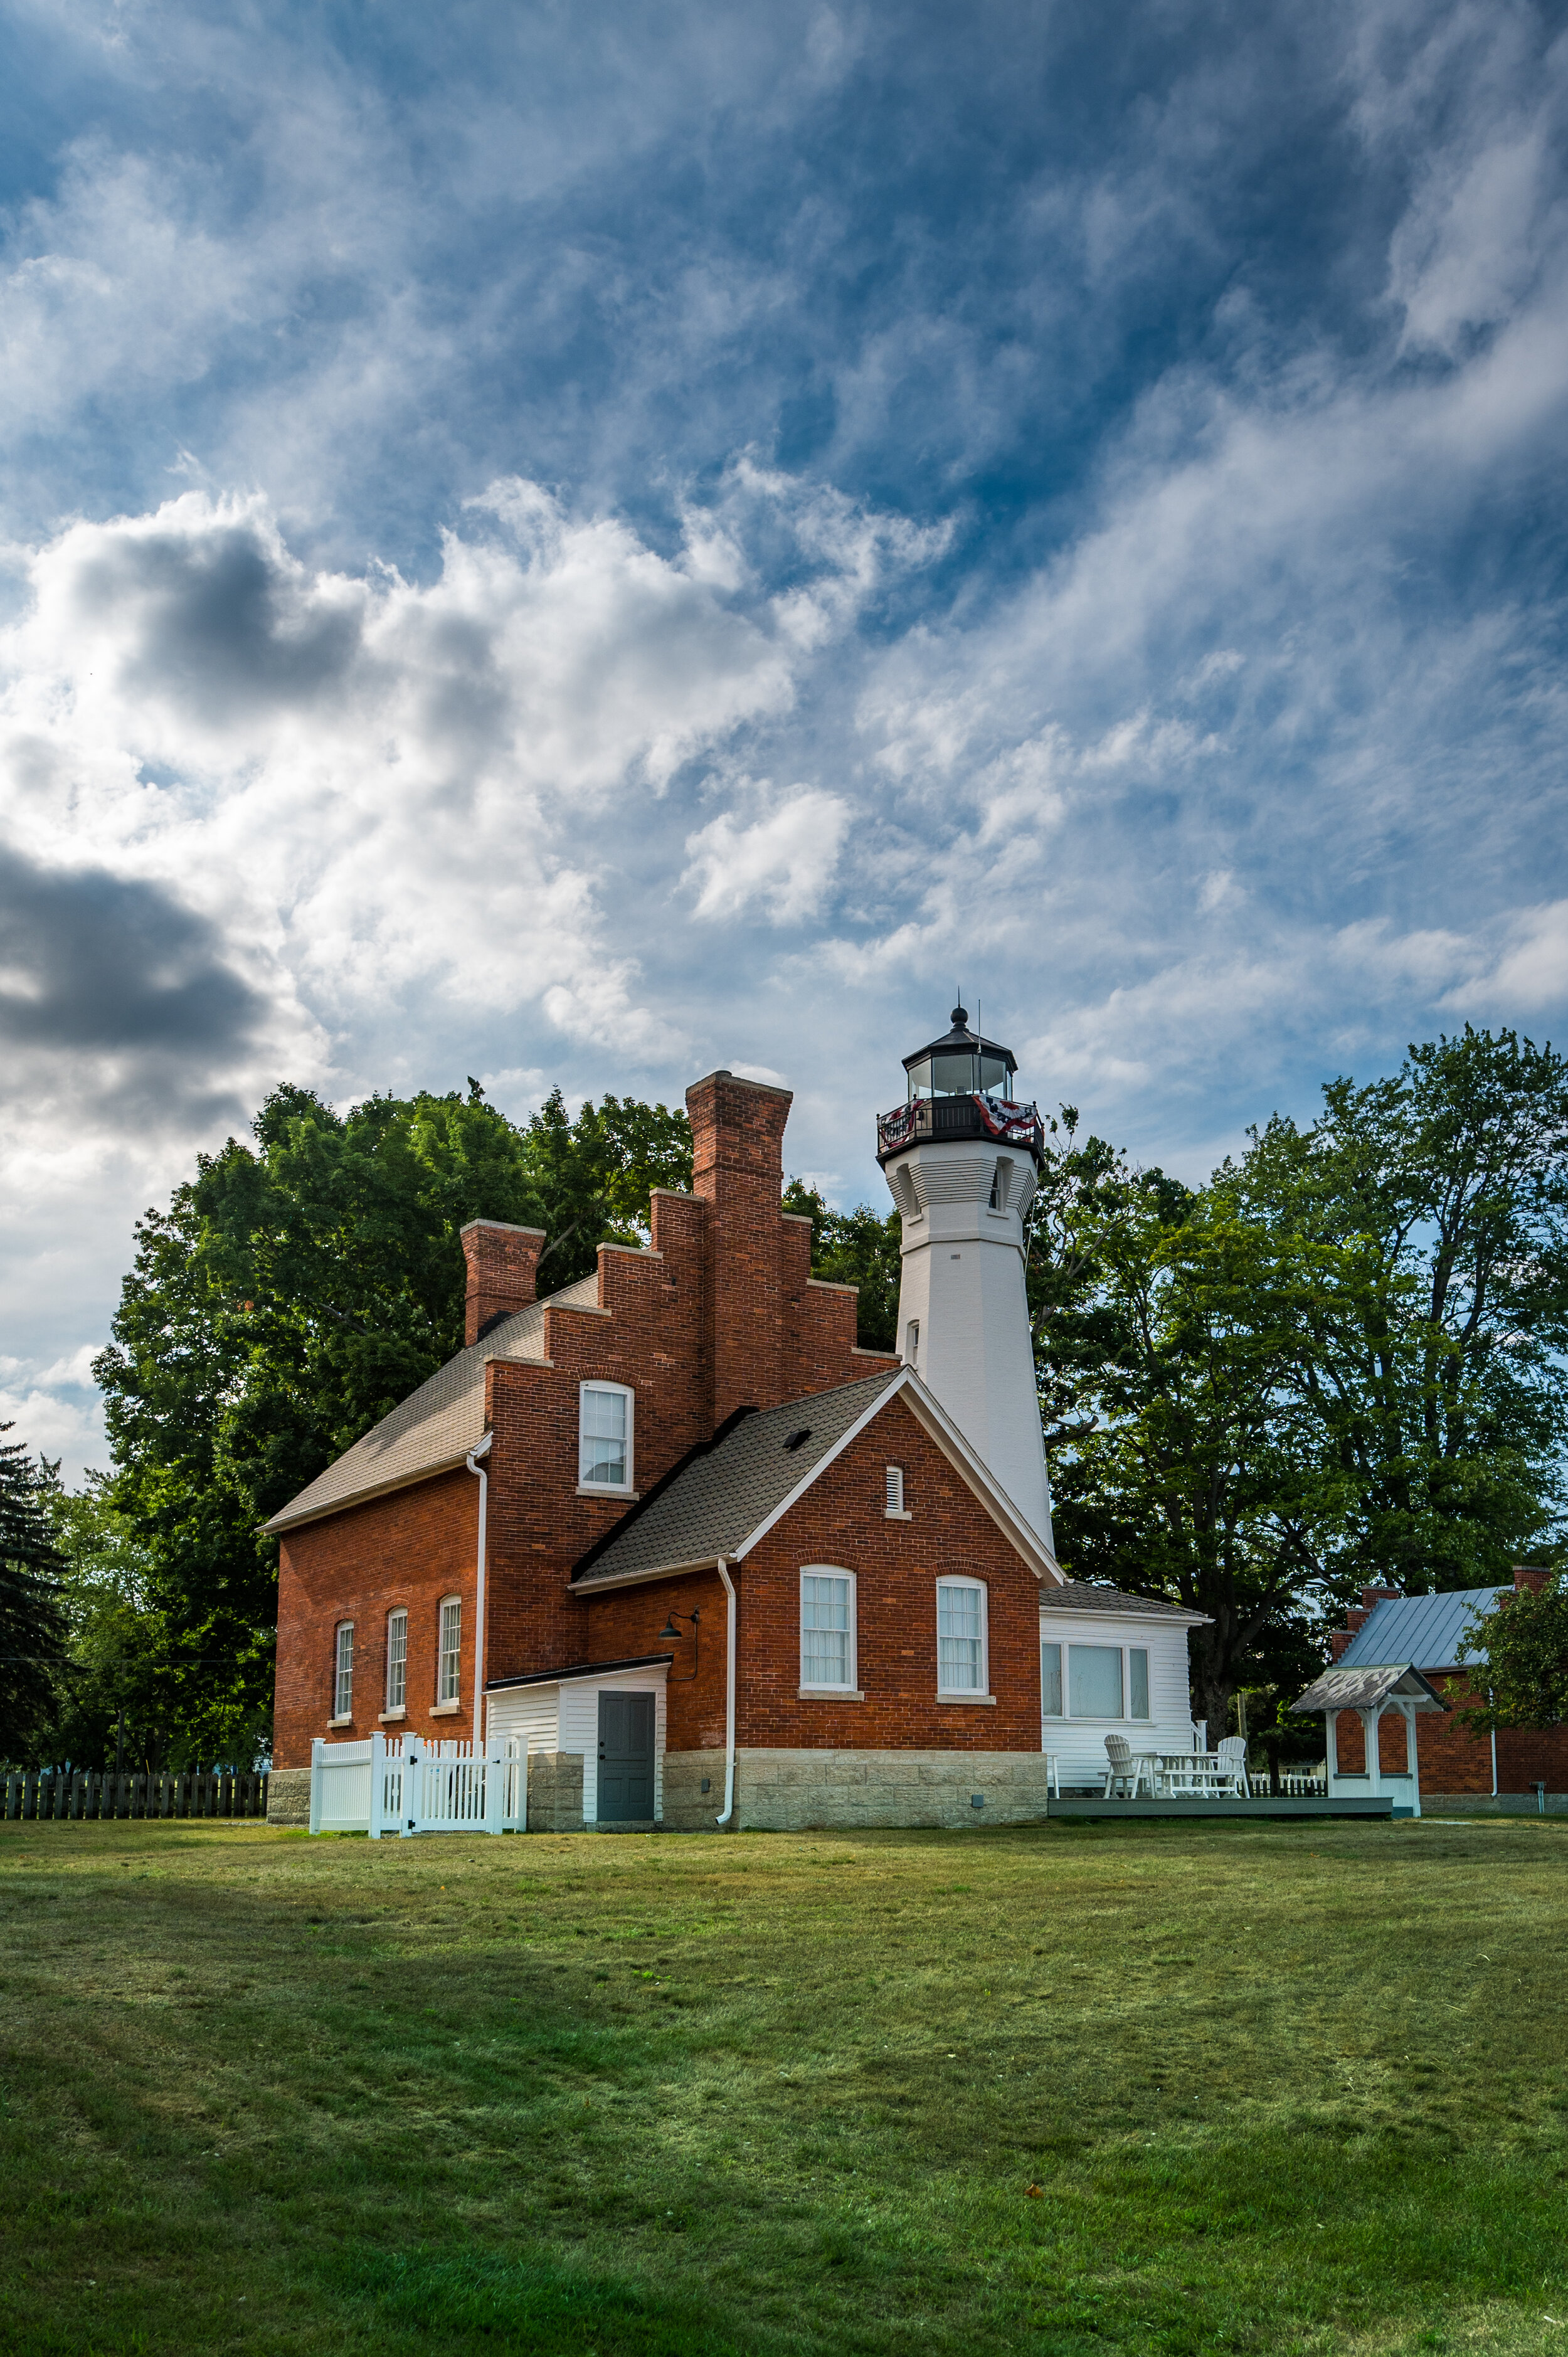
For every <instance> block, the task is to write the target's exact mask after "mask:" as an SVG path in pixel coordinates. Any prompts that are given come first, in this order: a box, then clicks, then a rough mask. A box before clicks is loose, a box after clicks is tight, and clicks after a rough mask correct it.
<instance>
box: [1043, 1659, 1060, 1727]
mask: <svg viewBox="0 0 1568 2357" xmlns="http://www.w3.org/2000/svg"><path fill="white" fill-rule="evenodd" d="M1061 1715H1062V1649H1061V1647H1060V1646H1059V1645H1042V1646H1041V1647H1040V1717H1042V1718H1059V1717H1061Z"/></svg>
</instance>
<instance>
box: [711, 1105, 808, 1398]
mask: <svg viewBox="0 0 1568 2357" xmlns="http://www.w3.org/2000/svg"><path fill="white" fill-rule="evenodd" d="M792 1103H794V1098H793V1096H792V1095H791V1093H790V1092H789V1090H788V1089H775V1088H769V1087H768V1086H767V1084H766V1083H765V1082H761V1081H738V1080H736V1077H735V1075H734V1073H733V1072H710V1073H709V1074H708V1076H707V1078H706V1080H703V1081H696V1082H693V1085H692V1086H691V1087H690V1088H689V1089H688V1090H687V1092H686V1111H687V1113H688V1114H690V1116H691V1122H692V1191H693V1194H694V1195H696V1196H698V1197H700V1198H701V1200H703V1201H704V1202H706V1203H708V1204H709V1205H711V1207H712V1208H711V1210H710V1211H709V1213H708V1222H707V1227H708V1236H709V1240H710V1245H709V1249H710V1259H709V1270H710V1278H709V1285H708V1317H709V1320H710V1327H709V1343H710V1347H711V1351H712V1359H711V1362H710V1363H711V1364H712V1367H713V1370H714V1423H715V1425H717V1424H722V1423H723V1422H724V1420H725V1416H726V1415H733V1414H734V1412H735V1410H736V1408H737V1407H771V1406H773V1405H775V1404H776V1403H777V1402H778V1401H779V1400H781V1399H782V1398H783V1397H784V1396H785V1394H784V1390H783V1388H782V1385H783V1361H784V1351H783V1341H784V1286H783V1228H782V1222H781V1220H780V1215H779V1200H780V1198H781V1197H782V1195H783V1192H784V1125H785V1123H786V1122H787V1121H788V1120H789V1107H790V1105H791V1104H792Z"/></svg>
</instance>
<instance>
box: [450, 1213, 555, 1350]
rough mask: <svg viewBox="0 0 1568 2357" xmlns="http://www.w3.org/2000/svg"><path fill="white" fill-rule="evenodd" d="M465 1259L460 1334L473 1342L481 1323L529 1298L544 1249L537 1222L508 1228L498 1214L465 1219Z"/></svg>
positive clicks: (488, 1322) (521, 1305) (519, 1306)
mask: <svg viewBox="0 0 1568 2357" xmlns="http://www.w3.org/2000/svg"><path fill="white" fill-rule="evenodd" d="M462 1236H463V1257H464V1259H465V1260H466V1261H467V1264H468V1290H467V1296H466V1297H465V1299H464V1303H463V1340H464V1341H465V1342H477V1341H478V1339H479V1336H480V1335H481V1334H482V1333H483V1331H484V1329H485V1328H486V1327H487V1326H489V1325H493V1324H494V1322H495V1320H496V1319H497V1318H504V1317H506V1316H507V1315H508V1314H509V1313H510V1311H511V1310H514V1309H526V1308H528V1305H529V1303H530V1302H531V1301H532V1299H533V1272H534V1270H535V1269H536V1268H537V1267H538V1265H539V1255H540V1254H541V1253H542V1251H543V1249H544V1230H543V1229H542V1228H511V1227H508V1226H507V1224H506V1222H504V1221H503V1220H470V1221H469V1222H468V1224H467V1227H466V1228H465V1229H464V1230H463V1232H462Z"/></svg>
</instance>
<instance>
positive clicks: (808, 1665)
mask: <svg viewBox="0 0 1568 2357" xmlns="http://www.w3.org/2000/svg"><path fill="white" fill-rule="evenodd" d="M854 1677H855V1661H854V1573H853V1572H850V1571H841V1570H840V1569H839V1568H838V1566H836V1565H835V1564H820V1563H813V1564H808V1566H806V1568H805V1569H804V1570H803V1571H802V1572H801V1574H800V1684H802V1685H803V1686H812V1687H817V1688H820V1689H822V1691H823V1692H825V1693H828V1694H853V1693H854Z"/></svg>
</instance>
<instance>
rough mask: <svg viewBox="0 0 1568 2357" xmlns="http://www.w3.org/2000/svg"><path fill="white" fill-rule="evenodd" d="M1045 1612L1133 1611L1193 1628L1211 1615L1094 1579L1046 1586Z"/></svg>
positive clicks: (1043, 1592) (1042, 1603)
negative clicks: (1102, 1583)
mask: <svg viewBox="0 0 1568 2357" xmlns="http://www.w3.org/2000/svg"><path fill="white" fill-rule="evenodd" d="M1040 1609H1041V1611H1042V1612H1114V1613H1115V1614H1117V1616H1118V1617H1119V1618H1120V1617H1122V1616H1123V1615H1125V1614H1127V1613H1129V1612H1131V1613H1134V1614H1139V1615H1146V1616H1147V1617H1148V1619H1150V1620H1181V1621H1185V1622H1186V1624H1187V1627H1188V1628H1189V1629H1197V1628H1201V1627H1204V1626H1205V1625H1206V1624H1207V1622H1208V1613H1207V1612H1189V1611H1188V1610H1187V1606H1186V1605H1185V1604H1167V1603H1166V1602H1165V1599H1164V1598H1162V1597H1158V1596H1129V1595H1128V1594H1127V1592H1126V1590H1125V1589H1124V1588H1121V1587H1098V1586H1096V1585H1095V1584H1094V1582H1092V1581H1091V1580H1087V1579H1069V1580H1068V1581H1066V1582H1065V1584H1064V1585H1063V1586H1062V1587H1042V1588H1041V1590H1040Z"/></svg>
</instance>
